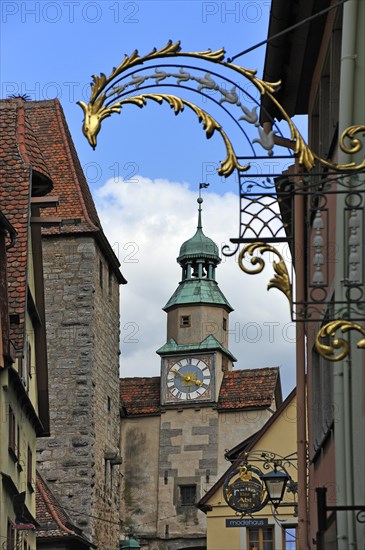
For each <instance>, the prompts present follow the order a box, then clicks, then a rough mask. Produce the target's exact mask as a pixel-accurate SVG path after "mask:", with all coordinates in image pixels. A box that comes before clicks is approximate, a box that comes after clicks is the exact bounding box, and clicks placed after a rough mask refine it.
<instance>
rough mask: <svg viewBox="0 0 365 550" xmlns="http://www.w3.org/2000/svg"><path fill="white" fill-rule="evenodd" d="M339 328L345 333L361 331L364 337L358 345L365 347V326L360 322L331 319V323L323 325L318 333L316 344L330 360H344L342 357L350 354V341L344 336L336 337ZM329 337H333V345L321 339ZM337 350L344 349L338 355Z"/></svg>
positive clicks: (318, 349)
mask: <svg viewBox="0 0 365 550" xmlns="http://www.w3.org/2000/svg"><path fill="white" fill-rule="evenodd" d="M338 330H341V332H343V333H346V332H348V331H350V330H356V331H358V332H360V333H361V334H362V335H363V336H364V338H362V339H361V340H359V341H358V342H357V347H358V348H361V349H365V328H364V327H362V326H361V325H359V324H358V323H354V322H352V321H346V320H343V319H336V320H335V321H331V322H330V323H327V324H326V325H324V326H323V327H321V329H320V330H319V331H318V333H317V335H316V339H315V346H316V350H317V351H318V353H319V354H320V355H321V357H323V358H324V359H327V360H329V361H342V359H344V358H345V357H347V356H348V354H349V352H350V345H349V342H348V341H347V340H345V339H344V338H334V336H335V334H336V332H337V331H338ZM328 337H330V338H332V344H331V345H328V344H324V343H322V342H321V339H323V338H328ZM336 350H342V351H340V352H339V353H338V354H337V355H336Z"/></svg>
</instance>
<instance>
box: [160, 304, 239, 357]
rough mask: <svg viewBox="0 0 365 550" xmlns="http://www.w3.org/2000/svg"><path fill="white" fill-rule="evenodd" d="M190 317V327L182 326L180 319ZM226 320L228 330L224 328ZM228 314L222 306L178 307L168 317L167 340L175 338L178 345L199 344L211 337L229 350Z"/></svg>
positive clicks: (198, 305)
mask: <svg viewBox="0 0 365 550" xmlns="http://www.w3.org/2000/svg"><path fill="white" fill-rule="evenodd" d="M183 315H190V317H191V323H190V326H189V327H181V326H180V317H181V316H183ZM223 319H226V321H225V323H226V328H225V329H224V328H223ZM228 334H229V327H228V313H227V311H226V309H225V308H223V307H220V306H209V305H204V307H202V304H197V305H196V306H192V305H190V306H184V307H177V308H175V309H173V310H171V311H169V313H168V316H167V340H169V339H170V338H173V339H174V340H175V341H176V342H177V343H178V344H180V345H182V344H199V343H200V342H202V341H203V340H205V338H207V337H208V336H209V335H213V336H214V337H215V338H216V339H217V340H218V342H220V343H221V344H222V345H223V346H225V347H226V348H228Z"/></svg>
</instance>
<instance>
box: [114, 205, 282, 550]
mask: <svg viewBox="0 0 365 550" xmlns="http://www.w3.org/2000/svg"><path fill="white" fill-rule="evenodd" d="M198 202H199V216H198V227H197V231H196V233H195V235H194V236H193V237H192V238H191V239H189V240H188V241H186V242H185V243H184V244H183V245H182V246H181V248H180V254H179V257H178V259H177V260H178V263H179V264H180V266H181V272H182V279H181V282H180V283H179V286H178V288H177V289H176V291H175V292H174V294H173V295H172V297H171V298H170V299H169V301H168V302H167V304H166V306H165V307H164V310H165V311H166V313H167V338H166V343H165V344H164V345H163V346H162V347H161V348H160V349H159V350H158V351H157V353H158V354H159V355H160V357H161V376H159V377H151V378H122V379H121V380H120V393H121V445H122V449H123V464H122V467H121V472H122V474H123V482H122V492H121V506H122V508H121V520H122V522H123V529H124V533H128V532H129V533H130V532H132V533H133V536H134V537H135V538H136V539H137V540H138V541H139V542H140V543H141V544H142V546H144V547H146V548H149V549H151V550H152V549H156V550H157V549H159V550H160V549H161V550H175V549H176V550H177V549H182V548H202V549H203V548H205V547H206V521H205V516H204V514H203V513H202V512H200V511H199V510H198V509H197V507H196V503H197V502H198V501H199V500H200V498H201V497H202V496H203V495H204V493H205V492H206V491H208V490H209V489H210V488H211V487H212V485H213V484H214V483H215V482H216V480H217V479H218V478H219V477H220V475H222V473H223V472H224V471H225V469H226V464H227V463H226V461H225V458H224V453H225V450H226V449H227V448H230V447H233V446H234V445H236V444H237V443H238V442H240V441H242V439H246V437H248V436H250V435H251V434H252V433H254V432H255V431H257V430H258V429H259V428H261V427H262V426H263V425H264V424H265V422H266V421H267V420H268V419H269V418H270V417H271V415H272V413H273V411H274V410H275V409H276V408H277V406H278V405H280V403H281V386H280V377H279V369H278V368H265V369H252V370H233V362H234V361H236V360H235V358H234V357H233V355H232V354H231V352H230V351H229V348H228V327H229V313H230V312H231V311H232V308H231V306H230V304H229V302H228V301H227V299H226V298H225V296H224V295H223V293H222V291H221V290H220V288H219V286H218V283H217V281H216V277H215V273H216V268H217V266H218V264H219V263H220V258H219V253H218V247H217V245H216V244H215V243H214V242H213V241H212V240H211V239H210V238H208V237H206V236H205V235H204V233H203V230H202V223H201V202H202V200H201V199H199V200H198Z"/></svg>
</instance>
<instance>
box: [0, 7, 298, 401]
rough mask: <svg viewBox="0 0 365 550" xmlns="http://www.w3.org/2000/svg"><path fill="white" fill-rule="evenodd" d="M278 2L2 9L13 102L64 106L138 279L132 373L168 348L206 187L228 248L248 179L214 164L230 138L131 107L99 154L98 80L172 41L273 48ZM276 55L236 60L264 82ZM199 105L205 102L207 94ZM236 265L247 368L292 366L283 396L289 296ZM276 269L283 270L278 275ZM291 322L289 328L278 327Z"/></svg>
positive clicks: (207, 211) (114, 120)
mask: <svg viewBox="0 0 365 550" xmlns="http://www.w3.org/2000/svg"><path fill="white" fill-rule="evenodd" d="M269 10H270V2H269V1H268V0H258V1H249V0H247V1H246V0H245V1H241V2H237V1H226V2H216V1H211V2H205V1H194V0H187V1H184V2H181V1H179V0H177V1H155V0H145V1H117V0H114V1H109V0H105V1H97V2H93V1H90V2H89V1H88V0H78V1H74V0H67V1H66V0H64V1H63V0H57V1H56V0H55V1H48V0H43V1H38V2H33V1H10V0H9V1H7V0H3V1H2V3H1V97H7V96H8V95H9V94H14V93H15V94H19V93H20V94H28V95H29V96H30V98H31V99H35V100H42V99H51V98H53V97H58V98H59V99H60V101H61V104H62V106H63V109H64V111H65V115H66V119H67V122H68V124H69V127H70V131H71V134H72V137H73V139H74V142H75V145H76V149H77V151H78V154H79V157H80V161H81V164H82V166H83V168H84V171H85V174H86V176H87V179H88V181H89V185H90V187H91V189H92V193H93V196H94V199H95V201H96V204H97V207H98V210H99V213H100V215H101V219H102V222H103V226H104V229H105V231H106V233H107V235H108V237H109V239H110V241H111V243H112V245H113V248H114V250H115V251H116V253H117V255H118V257H119V259H120V261H121V264H122V268H121V269H122V272H123V273H124V275H125V276H126V278H127V279H128V281H129V284H128V285H127V286H126V287H123V288H122V302H121V303H122V318H121V334H122V371H121V372H122V374H123V375H124V376H132V375H134V376H138V375H140V376H142V375H157V374H158V373H159V358H158V356H157V355H156V354H155V350H156V349H158V348H159V347H160V346H161V345H162V344H163V343H164V342H165V323H166V319H165V313H164V312H162V311H161V308H162V307H163V306H164V305H165V303H166V302H167V301H168V299H169V297H170V296H171V294H172V293H173V291H174V290H175V288H176V286H177V284H178V282H179V280H180V271H179V267H178V266H177V264H176V257H177V255H178V250H179V246H180V245H181V244H182V242H183V241H184V240H186V239H187V238H189V237H190V236H192V234H193V233H194V231H195V226H196V206H197V205H196V202H195V200H196V195H197V188H198V184H199V182H201V181H206V182H209V183H210V187H209V189H208V190H206V191H205V202H204V214H203V216H204V217H203V220H204V229H205V232H206V233H207V234H208V235H209V236H210V237H212V238H213V239H214V240H215V241H216V242H217V243H218V244H219V245H220V246H221V245H222V244H224V243H227V242H228V240H229V238H230V237H235V236H236V235H237V233H238V211H239V210H238V209H239V204H238V198H237V196H235V194H236V193H237V182H236V178H235V175H233V176H231V178H229V181H225V180H224V179H223V178H221V177H219V176H217V175H216V173H215V167H216V166H217V165H218V162H219V161H220V160H223V158H224V156H225V150H224V147H223V144H222V141H221V139H220V137H219V135H218V134H217V135H214V136H213V137H212V138H211V139H210V140H209V141H208V140H207V139H206V137H205V133H204V131H203V129H202V126H201V125H199V123H198V121H197V119H196V117H195V116H194V115H193V114H192V113H188V112H184V113H183V114H182V115H179V116H178V117H175V116H174V115H173V113H172V112H171V110H170V108H169V107H168V106H158V105H149V106H147V107H145V108H144V109H143V110H140V109H138V108H136V107H134V106H128V107H125V108H124V109H123V111H122V113H121V114H120V115H113V116H112V117H111V118H109V119H107V120H105V121H104V122H103V126H102V130H101V132H100V134H99V136H98V146H97V148H96V150H95V151H93V150H92V149H91V147H90V146H89V145H88V143H87V142H86V139H85V138H84V136H83V134H82V132H81V126H82V119H83V113H82V111H81V109H80V107H79V106H78V105H77V104H76V102H77V101H79V100H84V101H85V100H86V99H87V98H88V94H89V82H90V80H91V78H90V77H91V75H92V74H100V73H101V72H104V73H106V74H109V72H110V71H111V69H112V67H113V66H116V65H117V64H119V63H120V61H121V60H122V58H123V57H124V54H130V53H132V51H133V50H134V49H138V50H139V52H140V53H141V54H142V53H147V52H149V51H150V50H151V49H152V48H153V47H157V48H161V47H163V46H164V45H165V44H166V43H167V41H168V40H169V39H171V40H173V41H176V40H181V43H182V48H183V50H185V51H201V50H206V49H208V48H211V49H213V50H214V49H218V48H221V47H222V46H223V47H225V49H226V52H227V57H231V56H233V55H235V54H237V53H239V52H240V51H242V50H245V49H246V48H248V47H250V46H252V45H254V44H255V43H257V42H259V41H261V40H265V39H266V36H267V25H268V18H269ZM264 54H265V48H264V47H261V48H259V49H257V50H255V51H254V52H252V53H250V54H248V55H246V56H244V57H241V58H240V59H238V60H237V61H236V62H238V63H239V64H241V65H243V66H244V67H246V68H251V69H257V70H258V76H260V77H261V76H262V68H263V60H264ZM195 101H196V102H198V100H197V99H196V97H195ZM199 101H200V102H201V104H200V105H201V107H203V108H205V109H207V110H212V114H214V116H216V118H217V119H218V120H219V122H220V123H221V124H222V125H223V127H224V129H225V130H226V131H227V133H228V135H229V136H230V137H231V139H232V141H233V144H234V146H235V148H236V150H237V153H238V154H244V152H245V150H247V145H246V144H245V143H244V141H243V140H242V136H241V135H240V134H239V133H238V132H237V131H236V128H235V125H234V123H233V122H232V120H230V119H229V117H227V116H226V115H225V113H224V112H223V111H222V110H221V109H218V108H217V107H215V106H213V105H212V104H211V103H210V102H204V100H202V99H201V98H200V99H199ZM236 264H237V262H236V259H235V258H231V259H223V262H222V265H221V266H220V267H219V271H218V274H217V276H218V281H219V282H220V284H221V288H222V290H223V292H225V293H226V294H227V298H228V300H229V301H230V303H231V304H232V306H233V307H234V308H235V310H236V311H235V313H234V314H233V315H234V317H233V318H232V321H231V330H232V334H231V344H232V345H231V347H232V351H233V353H234V354H235V355H236V356H237V358H238V360H239V361H238V365H237V366H238V368H250V367H260V366H262V367H267V366H276V365H278V366H281V369H282V370H281V373H282V378H283V386H284V393H285V394H286V393H288V391H290V390H291V389H292V387H293V386H294V383H295V378H294V371H295V364H294V347H295V346H294V338H293V334H294V329H293V325H292V324H291V323H290V316H289V308H288V304H287V302H286V300H285V298H284V296H283V295H281V294H280V293H279V292H278V291H276V290H273V291H270V293H269V294H268V293H267V292H266V284H267V280H268V278H269V277H270V276H271V272H270V271H268V272H266V275H265V276H264V277H263V278H261V279H260V277H249V276H245V275H243V274H242V273H241V272H240V270H239V269H238V267H237V265H236ZM268 269H269V270H270V268H268ZM275 323H278V324H275Z"/></svg>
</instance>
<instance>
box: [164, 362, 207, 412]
mask: <svg viewBox="0 0 365 550" xmlns="http://www.w3.org/2000/svg"><path fill="white" fill-rule="evenodd" d="M210 385H211V372H210V368H209V366H208V364H207V363H206V362H205V361H203V360H202V359H199V358H198V357H188V358H185V359H180V360H179V361H176V362H174V363H172V365H170V366H169V367H168V370H167V392H168V394H170V397H171V398H172V399H173V400H179V401H180V400H181V401H186V402H187V401H193V400H199V399H206V398H208V399H210V397H211V396H210ZM167 397H168V398H169V395H167Z"/></svg>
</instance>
